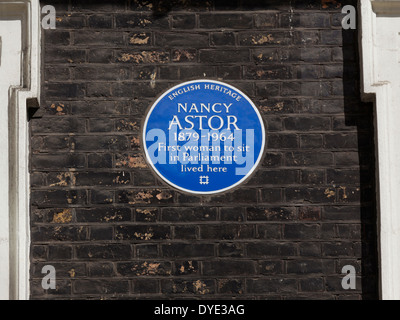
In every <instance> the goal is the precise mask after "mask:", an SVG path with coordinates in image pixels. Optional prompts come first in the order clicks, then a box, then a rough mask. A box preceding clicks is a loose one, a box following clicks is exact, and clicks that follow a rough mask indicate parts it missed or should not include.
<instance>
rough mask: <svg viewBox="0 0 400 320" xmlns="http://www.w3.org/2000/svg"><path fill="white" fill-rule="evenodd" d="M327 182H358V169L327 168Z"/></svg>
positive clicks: (357, 183)
mask: <svg viewBox="0 0 400 320" xmlns="http://www.w3.org/2000/svg"><path fill="white" fill-rule="evenodd" d="M327 180H328V183H329V184H339V185H340V184H347V185H359V184H360V171H359V170H356V169H329V170H327Z"/></svg>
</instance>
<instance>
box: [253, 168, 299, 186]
mask: <svg viewBox="0 0 400 320" xmlns="http://www.w3.org/2000/svg"><path fill="white" fill-rule="evenodd" d="M298 182H299V171H298V170H292V169H280V170H278V169H275V170H273V169H270V170H263V171H259V172H258V173H257V175H256V176H254V177H253V178H252V179H251V180H250V182H249V184H256V185H262V184H275V185H286V184H293V183H298Z"/></svg>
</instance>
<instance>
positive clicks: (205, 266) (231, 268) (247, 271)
mask: <svg viewBox="0 0 400 320" xmlns="http://www.w3.org/2000/svg"><path fill="white" fill-rule="evenodd" d="M202 270H203V274H204V275H207V276H216V275H225V276H227V275H252V274H254V273H255V272H256V265H255V263H254V261H248V260H243V259H241V260H229V261H226V260H219V261H203V263H202Z"/></svg>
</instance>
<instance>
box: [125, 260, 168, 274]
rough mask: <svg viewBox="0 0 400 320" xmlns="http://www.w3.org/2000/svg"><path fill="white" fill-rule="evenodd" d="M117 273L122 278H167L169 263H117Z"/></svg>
mask: <svg viewBox="0 0 400 320" xmlns="http://www.w3.org/2000/svg"><path fill="white" fill-rule="evenodd" d="M117 272H118V274H119V275H121V276H123V277H132V276H168V275H170V274H171V263H170V262H159V261H138V262H120V263H117Z"/></svg>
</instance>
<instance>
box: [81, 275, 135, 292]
mask: <svg viewBox="0 0 400 320" xmlns="http://www.w3.org/2000/svg"><path fill="white" fill-rule="evenodd" d="M128 292H129V282H128V281H126V280H104V279H102V280H93V279H90V280H76V281H74V293H76V294H105V293H108V294H121V293H128Z"/></svg>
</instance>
